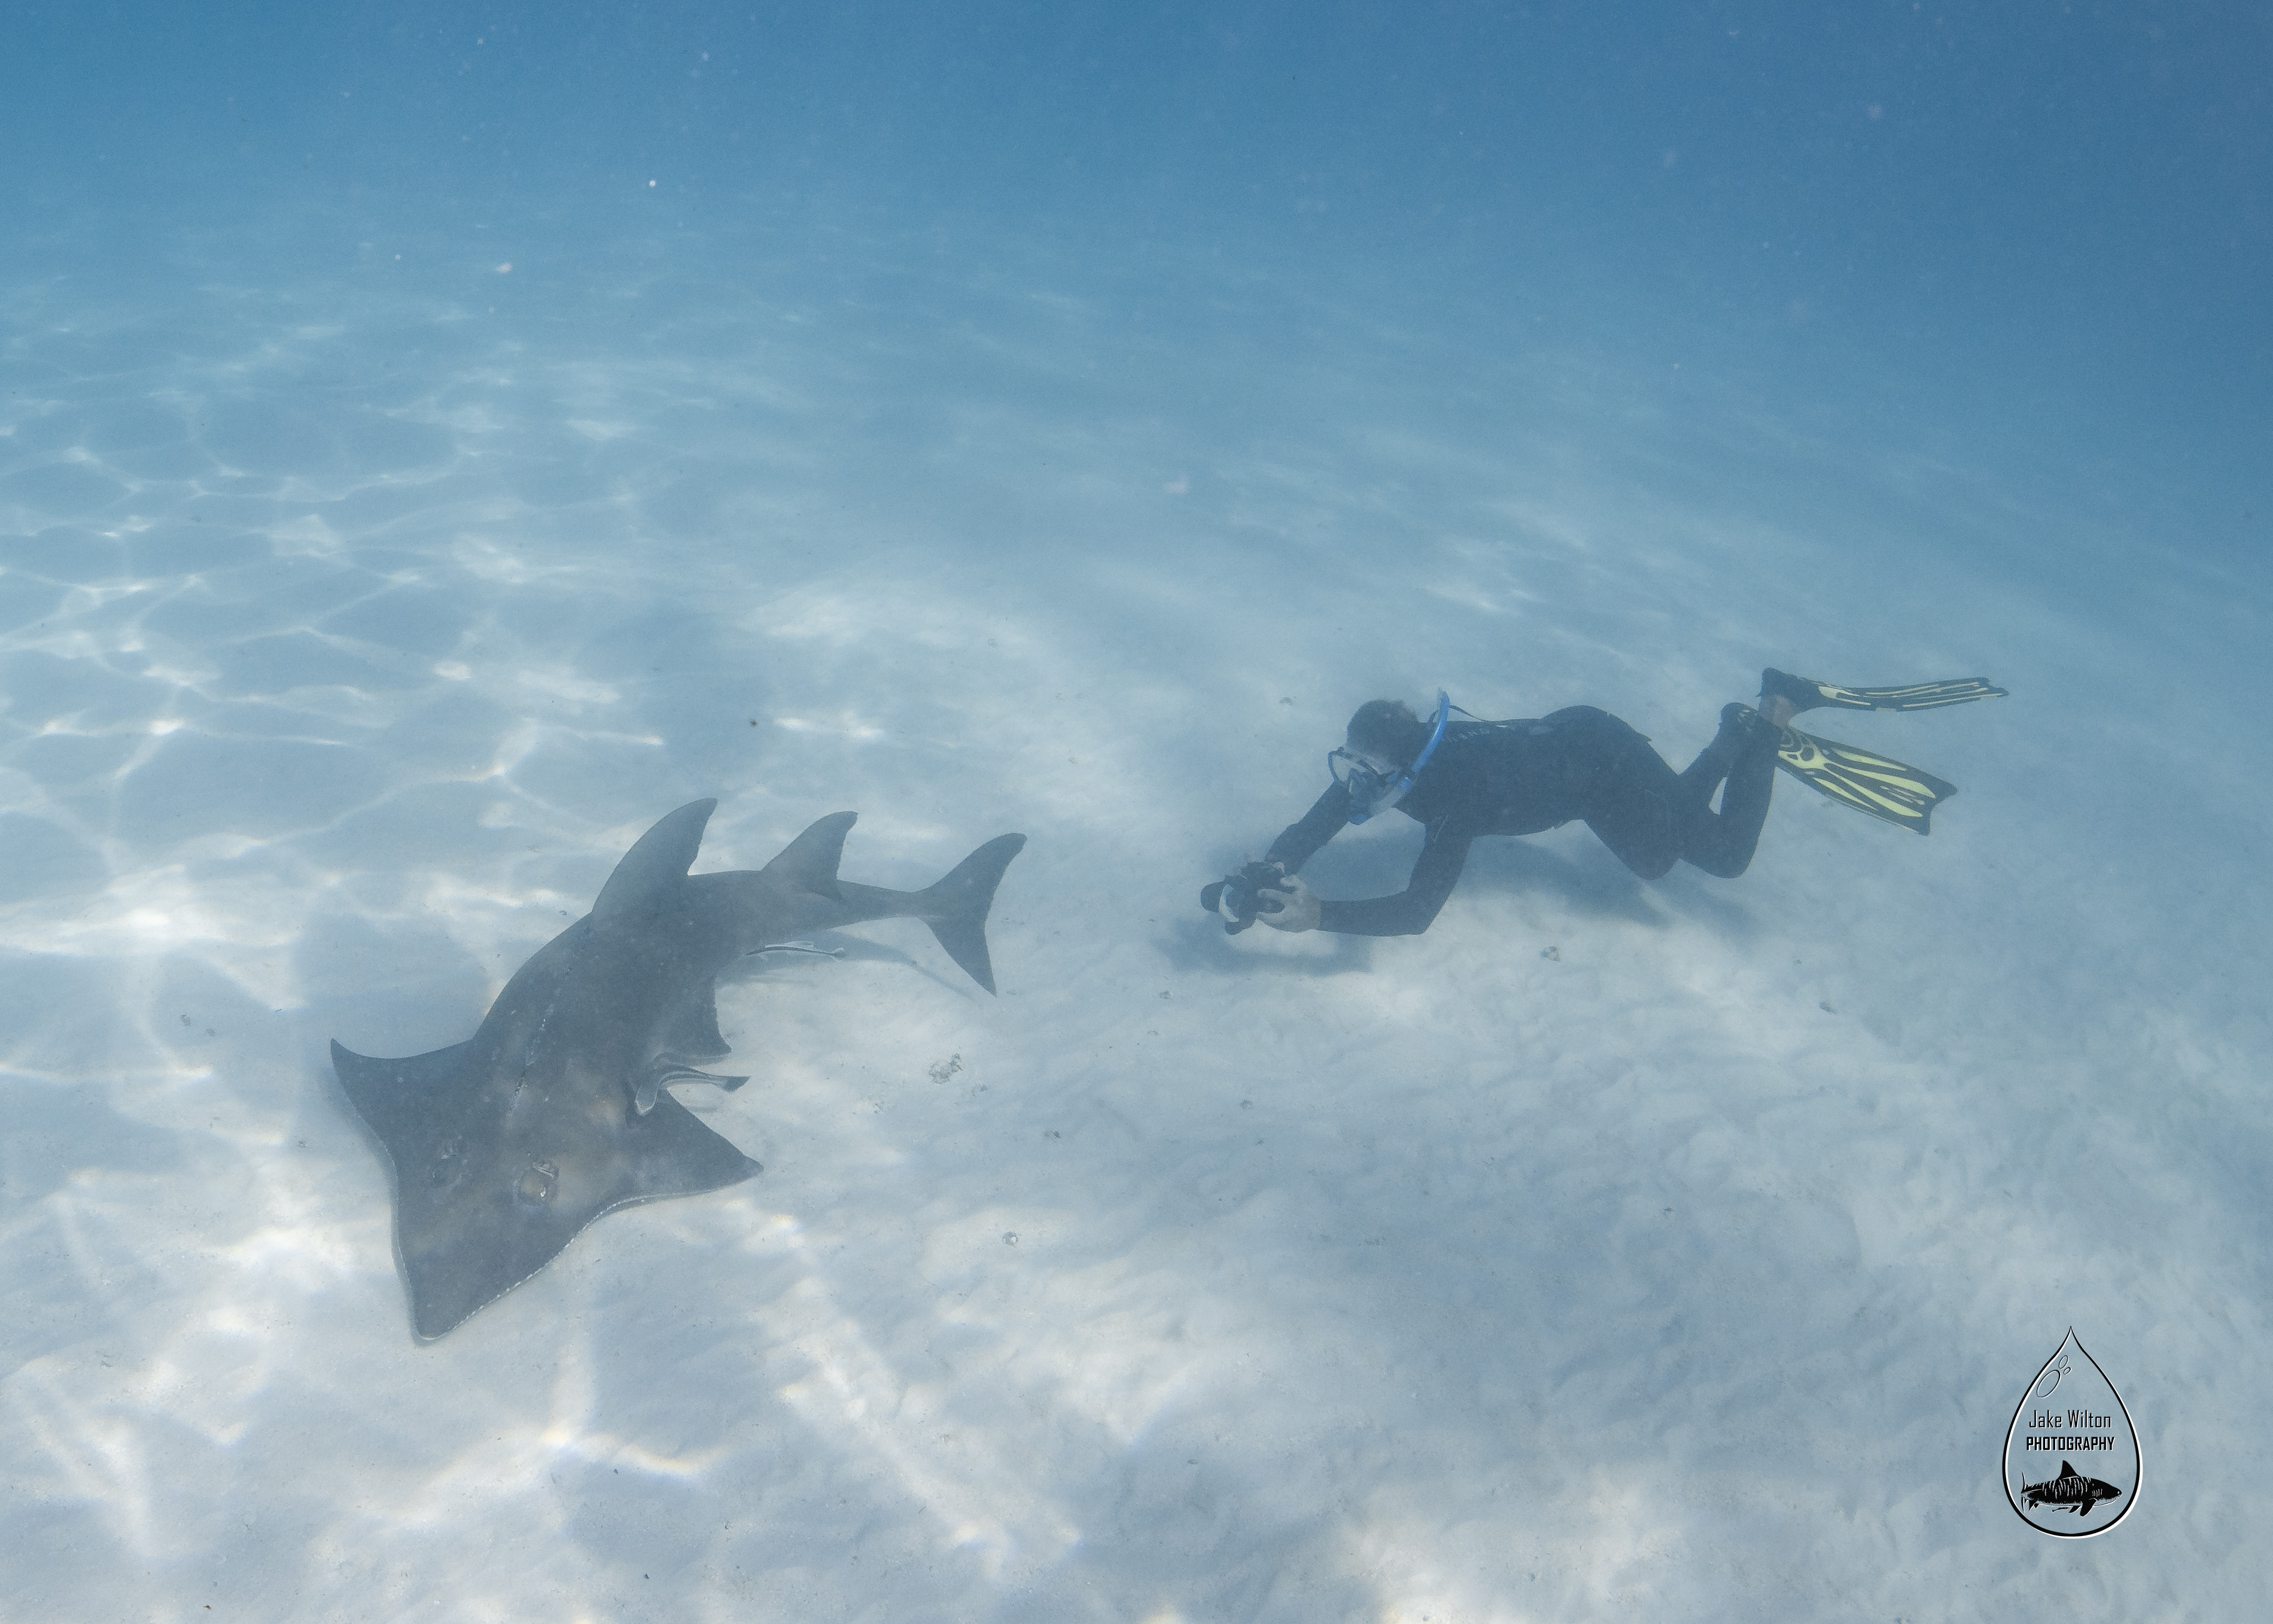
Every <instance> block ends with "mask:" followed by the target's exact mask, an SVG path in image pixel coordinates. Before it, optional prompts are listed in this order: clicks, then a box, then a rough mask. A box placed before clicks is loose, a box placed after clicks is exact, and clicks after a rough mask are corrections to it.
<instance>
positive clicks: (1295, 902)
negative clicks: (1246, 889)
mask: <svg viewBox="0 0 2273 1624" xmlns="http://www.w3.org/2000/svg"><path fill="white" fill-rule="evenodd" d="M1256 895H1257V897H1259V898H1261V899H1262V900H1263V901H1264V902H1266V903H1272V902H1275V903H1277V904H1278V905H1279V906H1278V907H1277V908H1276V909H1275V910H1273V909H1272V908H1269V907H1265V908H1264V910H1263V911H1262V912H1261V913H1259V914H1257V915H1256V916H1255V917H1256V918H1257V920H1259V921H1262V922H1263V923H1264V924H1266V925H1268V926H1270V927H1271V929H1273V930H1316V929H1317V928H1318V899H1317V898H1316V897H1314V896H1312V895H1311V894H1310V888H1309V886H1307V885H1305V884H1303V883H1302V876H1300V875H1294V874H1290V875H1288V876H1287V883H1285V884H1284V885H1280V886H1273V887H1272V888H1270V889H1269V890H1266V891H1257V893H1256Z"/></svg>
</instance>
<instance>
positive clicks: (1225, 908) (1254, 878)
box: [1200, 859, 1287, 936]
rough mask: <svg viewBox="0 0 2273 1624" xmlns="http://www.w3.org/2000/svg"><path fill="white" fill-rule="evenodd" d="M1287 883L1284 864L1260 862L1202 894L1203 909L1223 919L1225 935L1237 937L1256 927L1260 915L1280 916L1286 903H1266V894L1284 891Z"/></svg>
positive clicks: (1220, 881)
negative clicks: (1249, 928) (1277, 914)
mask: <svg viewBox="0 0 2273 1624" xmlns="http://www.w3.org/2000/svg"><path fill="white" fill-rule="evenodd" d="M1286 883H1287V869H1286V867H1285V865H1284V864H1281V863H1275V862H1264V861H1262V860H1260V859H1257V861H1253V862H1250V863H1249V864H1247V865H1246V866H1245V867H1244V868H1241V869H1240V870H1239V872H1238V873H1236V874H1227V875H1225V876H1223V878H1221V879H1219V880H1218V881H1217V882H1216V883H1214V884H1212V885H1210V886H1207V887H1205V888H1204V889H1203V890H1202V891H1201V892H1200V906H1202V907H1204V908H1205V909H1206V910H1207V911H1208V912H1209V913H1211V914H1222V915H1223V934H1224V935H1226V936H1237V935H1238V934H1239V933H1240V932H1241V931H1242V930H1244V929H1247V928H1248V927H1249V925H1251V924H1253V923H1254V922H1255V921H1256V918H1257V915H1258V914H1276V913H1278V912H1279V909H1280V908H1281V907H1283V906H1286V905H1285V904H1283V903H1278V902H1265V901H1264V900H1263V892H1264V891H1279V890H1282V889H1283V888H1284V887H1285V886H1286Z"/></svg>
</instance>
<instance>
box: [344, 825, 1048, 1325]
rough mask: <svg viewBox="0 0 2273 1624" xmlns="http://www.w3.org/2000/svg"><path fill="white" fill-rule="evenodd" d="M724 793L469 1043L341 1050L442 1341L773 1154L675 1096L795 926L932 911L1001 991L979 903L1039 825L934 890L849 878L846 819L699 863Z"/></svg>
mask: <svg viewBox="0 0 2273 1624" xmlns="http://www.w3.org/2000/svg"><path fill="white" fill-rule="evenodd" d="M717 804H718V803H717V802H716V801H695V802H694V804H693V805H691V806H684V807H681V808H679V810H678V811H676V812H673V813H671V815H670V816H668V817H665V818H664V819H663V820H662V821H661V822H660V823H656V826H655V827H654V828H652V829H650V830H649V831H647V833H645V834H644V835H641V837H640V838H639V841H638V843H637V844H636V845H634V846H633V847H632V849H631V850H630V851H629V852H627V853H625V855H624V859H623V861H621V862H619V863H618V864H617V865H616V871H615V873H614V874H612V875H611V876H609V879H608V883H607V884H606V885H605V886H604V887H602V888H601V891H600V896H599V900H598V901H596V902H595V903H594V904H593V905H592V911H591V913H590V914H588V915H586V916H585V917H584V918H582V919H580V920H578V921H576V922H575V923H574V924H573V925H571V926H569V927H568V929H566V930H564V931H562V932H561V933H560V934H559V936H555V937H553V938H552V940H551V942H549V943H547V944H545V945H544V947H543V948H542V949H540V950H539V951H537V953H536V956H535V957H534V958H532V959H529V962H528V963H527V964H525V965H523V966H521V968H520V970H519V971H518V972H516V973H515V974H514V978H513V980H512V981H508V982H506V988H505V990H504V991H503V992H502V993H500V994H499V995H498V1000H497V1002H496V1004H493V1005H491V1008H490V1012H489V1014H488V1016H487V1017H486V1018H484V1020H483V1021H482V1024H481V1027H480V1029H479V1030H478V1031H476V1033H475V1034H474V1035H473V1036H472V1037H471V1038H469V1040H467V1041H465V1042H463V1043H458V1044H454V1045H453V1046H452V1047H450V1048H448V1049H436V1050H435V1051H434V1052H432V1053H431V1054H425V1055H416V1056H411V1057H409V1058H408V1059H403V1060H376V1059H372V1058H371V1057H369V1056H364V1055H358V1054H355V1053H353V1052H351V1051H350V1050H349V1049H343V1048H341V1046H340V1045H339V1044H338V1043H334V1044H333V1045H332V1064H333V1066H334V1069H335V1070H337V1071H338V1072H339V1078H340V1086H341V1087H342V1088H344V1089H345V1090H346V1091H347V1096H348V1099H349V1101H351V1102H352V1103H353V1104H354V1106H355V1108H356V1111H357V1112H358V1113H360V1114H361V1116H362V1117H363V1119H364V1122H366V1123H367V1124H370V1126H371V1132H373V1133H374V1134H375V1135H377V1136H378V1139H379V1143H380V1145H381V1146H382V1147H384V1148H385V1150H386V1158H387V1161H388V1162H389V1163H390V1164H391V1166H392V1169H393V1171H394V1237H395V1244H396V1246H397V1248H398V1249H399V1251H400V1253H401V1260H402V1272H403V1274H404V1276H405V1278H406V1280H407V1281H408V1282H409V1287H410V1306H411V1318H412V1322H413V1324H414V1326H415V1327H416V1331H417V1334H418V1337H419V1340H421V1341H422V1342H431V1341H432V1340H433V1339H434V1338H436V1337H438V1336H440V1335H443V1334H444V1333H445V1332H446V1331H448V1330H450V1329H451V1328H452V1327H454V1326H456V1325H457V1324H458V1323H459V1322H460V1321H461V1320H462V1319H465V1318H466V1317H467V1316H468V1315H469V1314H471V1313H472V1312H474V1311H475V1310H476V1309H478V1308H481V1307H482V1306H484V1304H488V1303H491V1302H493V1301H495V1300H496V1299H497V1298H498V1297H502V1296H503V1295H504V1294H505V1293H506V1292H507V1291H510V1290H512V1289H513V1288H514V1287H515V1286H517V1285H519V1284H520V1283H521V1282H523V1281H525V1280H527V1279H528V1278H529V1276H530V1275H532V1274H536V1272H537V1270H539V1269H541V1268H543V1267H544V1266H545V1265H546V1264H547V1263H550V1262H551V1260H552V1259H554V1258H555V1257H557V1256H558V1255H559V1252H560V1250H561V1248H563V1247H565V1246H566V1245H567V1244H568V1243H569V1241H570V1240H571V1239H572V1238H574V1236H575V1235H576V1233H577V1231H578V1230H580V1229H582V1228H583V1227H584V1226H585V1225H586V1224H588V1223H589V1222H592V1220H594V1219H595V1218H597V1217H599V1216H600V1215H601V1214H604V1213H611V1212H613V1211H615V1209H616V1208H618V1207H629V1206H631V1205H632V1204H634V1202H639V1201H656V1200H661V1199H664V1198H665V1197H669V1196H675V1195H697V1194H700V1193H701V1192H704V1191H708V1190H717V1189H722V1188H724V1186H725V1185H728V1184H739V1182H740V1181H741V1180H743V1179H746V1178H748V1177H751V1176H752V1175H753V1174H754V1173H756V1172H757V1171H759V1168H758V1164H757V1163H756V1162H753V1161H751V1160H750V1159H749V1158H748V1157H747V1156H746V1155H744V1154H742V1153H741V1152H740V1151H739V1150H738V1149H736V1148H735V1147H733V1146H732V1145H731V1144H730V1143H729V1142H728V1141H727V1140H725V1139H722V1138H720V1137H719V1136H718V1135H717V1134H716V1133H714V1132H711V1131H710V1130H709V1128H707V1127H705V1126H703V1125H702V1124H701V1122H699V1121H698V1120H696V1118H695V1116H694V1113H693V1112H692V1111H689V1110H688V1109H686V1107H685V1106H683V1105H681V1104H679V1101H676V1100H674V1099H672V1098H671V1094H670V1093H669V1092H668V1090H669V1087H670V1086H671V1084H674V1083H714V1084H716V1085H717V1086H719V1087H721V1088H724V1089H729V1090H731V1089H734V1088H738V1087H739V1086H741V1085H742V1083H743V1082H744V1081H746V1079H743V1078H739V1077H716V1076H712V1075H711V1074H709V1073H708V1072H705V1071H697V1070H695V1067H696V1066H697V1065H699V1064H703V1063H706V1062H709V1061H713V1060H716V1059H718V1058H720V1057H721V1056H724V1054H726V1052H727V1049H726V1043H725V1040H724V1039H723V1038H721V1037H720V1036H719V1035H718V1006H717V1002H716V989H715V985H714V983H715V982H716V979H717V975H718V973H719V972H720V971H721V970H723V969H724V968H725V967H726V966H727V965H729V964H731V962H732V961H733V960H735V959H739V958H742V957H744V956H745V955H746V954H750V953H754V952H761V951H767V950H768V949H769V948H778V947H782V946H800V947H801V946H804V945H805V944H793V943H787V942H785V941H784V938H786V937H790V936H797V935H799V934H801V933H804V932H806V931H813V930H829V929H835V928H836V927H838V926H840V925H851V924H858V923H859V922H860V921H863V920H873V919H908V918H912V919H919V920H921V921H924V923H925V924H926V925H928V926H930V927H931V929H932V934H933V935H934V936H937V937H938V938H939V944H940V945H941V947H943V948H945V949H946V950H947V953H948V957H949V958H950V959H954V960H955V962H956V964H958V965H960V966H962V967H963V968H964V971H965V972H966V973H967V974H969V975H970V976H971V980H973V981H977V982H978V983H979V985H980V986H981V987H984V988H985V989H986V990H987V991H988V992H993V991H994V969H993V966H991V965H990V963H989V962H988V959H987V953H986V912H987V909H988V907H989V906H991V905H992V904H993V902H994V887H995V886H996V884H997V883H999V882H1000V881H1001V878H1002V871H1003V869H1004V868H1008V867H1009V862H1010V860H1011V859H1012V858H1013V857H1016V855H1017V854H1018V850H1019V848H1020V847H1021V846H1024V845H1025V843H1026V837H1025V836H1024V835H1003V836H1001V837H999V838H995V839H993V840H989V841H988V842H987V843H986V845H984V846H980V847H979V849H978V850H977V851H975V852H973V853H971V855H970V856H968V857H966V858H964V860H963V861H962V862H960V863H958V864H957V865H956V868H954V870H953V871H952V872H951V873H949V875H948V876H946V877H945V878H943V879H941V881H939V882H938V883H936V884H934V885H933V886H931V887H930V888H929V889H927V890H925V891H885V890H883V889H881V888H880V887H877V886H874V885H856V884H854V883H851V881H849V880H840V879H838V878H837V876H836V864H837V859H838V856H839V854H840V853H842V852H843V850H844V834H845V831H847V830H849V829H851V827H852V819H853V814H851V813H850V812H839V813H836V815H834V816H829V817H824V818H822V819H821V821H820V822H819V823H815V824H814V825H813V827H811V828H810V829H808V830H806V831H805V832H804V833H803V834H801V835H799V836H798V838H796V839H795V840H792V841H791V842H790V844H789V846H787V847H786V848H785V849H784V851H783V852H782V853H781V855H779V856H778V857H776V858H775V859H774V860H773V861H771V862H769V863H768V864H767V865H766V866H765V867H764V868H761V869H757V870H755V871H751V870H743V871H739V872H736V873H726V874H689V873H688V872H687V869H688V868H689V867H690V866H691V865H692V864H693V863H694V855H695V853H696V851H697V850H698V849H699V848H700V847H701V844H702V831H703V828H704V826H705V825H706V824H707V823H709V817H710V813H711V810H712V808H715V807H716V805H717Z"/></svg>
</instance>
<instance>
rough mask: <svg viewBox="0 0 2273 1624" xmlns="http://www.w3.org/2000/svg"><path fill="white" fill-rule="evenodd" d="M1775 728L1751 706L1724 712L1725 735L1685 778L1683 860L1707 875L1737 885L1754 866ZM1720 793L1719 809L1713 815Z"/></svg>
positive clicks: (1771, 774)
mask: <svg viewBox="0 0 2273 1624" xmlns="http://www.w3.org/2000/svg"><path fill="white" fill-rule="evenodd" d="M1776 732H1777V730H1776V728H1775V726H1774V725H1773V724H1772V723H1770V722H1769V721H1767V718H1764V717H1762V716H1761V715H1760V714H1759V712H1758V711H1754V710H1752V708H1751V707H1750V706H1748V705H1728V706H1725V707H1723V708H1722V711H1721V731H1720V732H1719V733H1717V734H1715V735H1714V740H1713V742H1712V743H1710V744H1708V745H1707V746H1706V747H1705V748H1704V749H1703V750H1701V751H1699V754H1698V756H1697V759H1696V760H1695V761H1694V762H1692V763H1690V765H1689V770H1688V771H1686V772H1684V773H1683V774H1682V775H1681V787H1682V792H1683V795H1684V799H1683V800H1682V801H1681V802H1680V803H1679V816H1680V822H1681V836H1682V848H1681V855H1682V858H1683V860H1684V861H1687V862H1690V863H1693V864H1694V865H1696V866H1697V867H1698V868H1702V869H1704V870H1705V872H1706V873H1707V874H1710V875H1713V876H1715V877H1717V878H1720V879H1723V880H1733V879H1735V878H1736V877H1737V876H1738V875H1740V874H1742V873H1743V872H1744V870H1745V869H1746V868H1749V867H1750V866H1751V865H1752V853H1753V852H1754V850H1755V849H1757V848H1758V846H1759V843H1760V827H1761V825H1762V824H1764V823H1767V816H1768V799H1769V797H1770V795H1771V794H1772V793H1774V789H1775V762H1776ZM1716 786H1717V787H1719V788H1720V790H1721V810H1720V811H1719V812H1718V813H1717V814H1715V813H1714V811H1713V810H1712V799H1713V791H1714V788H1715V787H1716Z"/></svg>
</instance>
